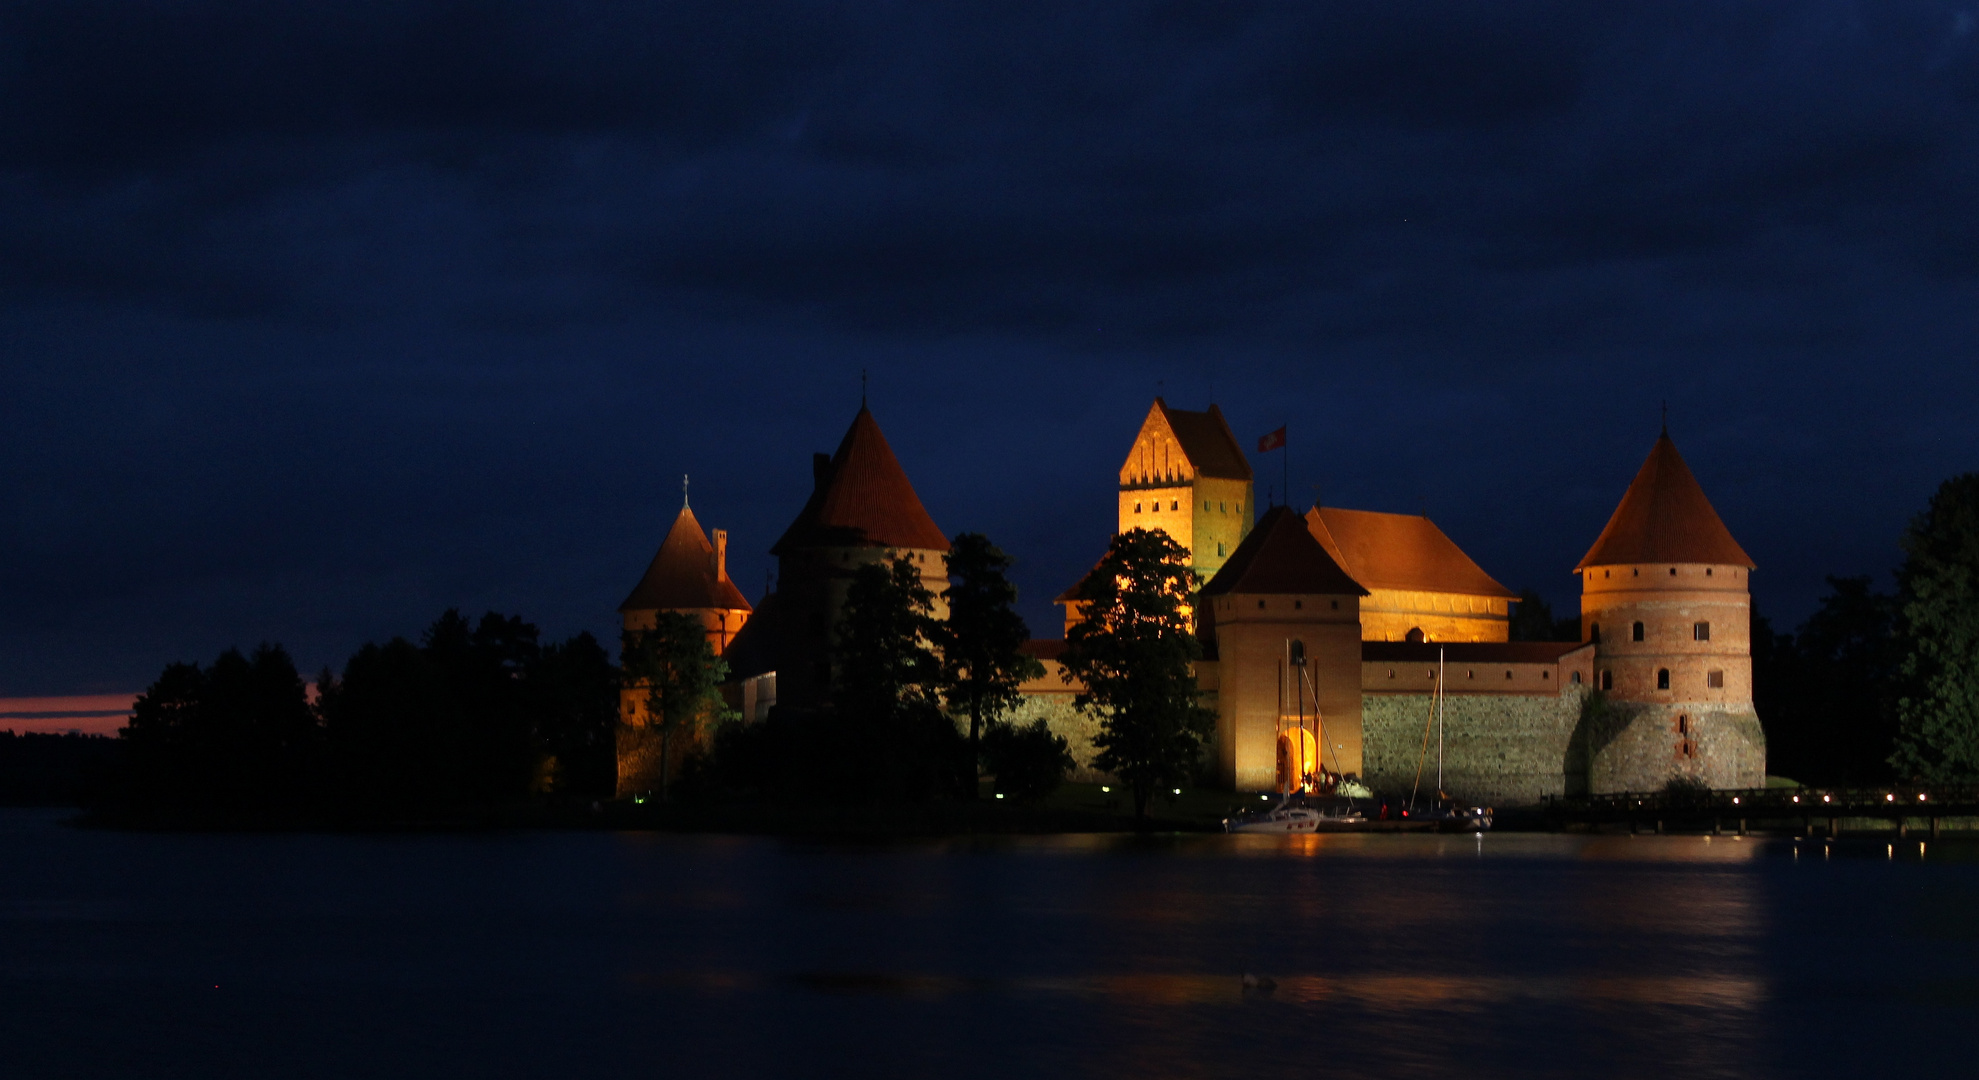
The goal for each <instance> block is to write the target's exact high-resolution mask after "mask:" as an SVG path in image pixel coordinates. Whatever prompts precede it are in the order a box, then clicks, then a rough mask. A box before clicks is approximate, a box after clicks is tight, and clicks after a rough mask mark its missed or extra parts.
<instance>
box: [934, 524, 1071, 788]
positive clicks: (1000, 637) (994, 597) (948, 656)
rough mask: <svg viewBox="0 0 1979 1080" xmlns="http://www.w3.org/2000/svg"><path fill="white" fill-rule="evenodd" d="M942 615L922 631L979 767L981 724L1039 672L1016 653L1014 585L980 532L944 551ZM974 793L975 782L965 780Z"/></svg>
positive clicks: (1024, 633) (1001, 557) (1019, 629)
mask: <svg viewBox="0 0 1979 1080" xmlns="http://www.w3.org/2000/svg"><path fill="white" fill-rule="evenodd" d="M947 564H948V581H949V585H948V588H947V589H946V590H945V591H944V592H943V593H942V594H941V595H942V599H944V600H946V601H948V618H947V619H946V620H943V621H940V622H936V623H934V624H933V625H932V626H931V628H930V633H929V636H930V637H931V638H932V640H933V644H934V645H935V647H936V648H937V649H938V650H939V651H940V655H941V682H942V689H943V698H944V699H945V700H946V701H947V703H948V707H949V708H950V709H951V710H954V711H957V712H962V713H965V714H967V715H968V717H969V759H970V760H971V761H974V762H976V763H977V764H978V765H979V766H980V764H981V762H982V760H983V758H982V748H983V743H982V732H983V726H984V724H985V723H994V722H995V721H996V720H997V718H998V717H1000V716H1002V715H1003V714H1004V713H1006V712H1008V711H1010V710H1011V709H1013V708H1015V707H1016V706H1017V703H1018V702H1019V700H1021V698H1020V695H1019V694H1018V693H1017V687H1018V686H1019V685H1020V684H1022V683H1023V681H1024V680H1025V679H1035V678H1037V677H1038V676H1040V675H1043V674H1044V665H1042V664H1040V663H1038V662H1037V660H1036V659H1035V658H1033V657H1030V656H1027V655H1025V653H1024V652H1023V646H1024V642H1026V641H1028V640H1029V639H1030V636H1031V630H1030V627H1028V626H1025V625H1024V618H1023V616H1021V615H1019V614H1017V611H1016V609H1015V607H1013V605H1014V604H1016V602H1017V587H1016V586H1015V585H1012V584H1011V583H1010V579H1009V578H1008V577H1006V576H1005V574H1004V572H1005V571H1007V570H1009V569H1010V557H1009V556H1008V555H1005V554H1004V553H1003V552H1002V551H999V550H998V549H997V548H996V546H995V545H994V544H991V543H990V541H989V538H988V537H986V536H984V535H982V534H981V533H963V534H962V535H960V536H957V537H956V538H955V543H954V546H953V547H952V548H950V550H949V553H948V555H947ZM968 795H969V797H970V798H974V797H975V795H976V785H975V784H974V783H971V784H969V785H968Z"/></svg>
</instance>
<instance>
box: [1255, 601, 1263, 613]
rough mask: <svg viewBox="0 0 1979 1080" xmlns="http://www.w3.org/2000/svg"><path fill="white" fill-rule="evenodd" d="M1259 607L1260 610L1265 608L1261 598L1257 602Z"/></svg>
mask: <svg viewBox="0 0 1979 1080" xmlns="http://www.w3.org/2000/svg"><path fill="white" fill-rule="evenodd" d="M1257 609H1258V610H1259V611H1263V610H1264V601H1262V600H1259V601H1258V602H1257Z"/></svg>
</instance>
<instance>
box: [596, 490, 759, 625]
mask: <svg viewBox="0 0 1979 1080" xmlns="http://www.w3.org/2000/svg"><path fill="white" fill-rule="evenodd" d="M718 569H719V568H717V567H716V565H715V549H714V545H712V544H710V543H708V536H707V534H706V533H704V532H702V531H701V523H700V522H698V521H696V520H694V511H692V510H689V509H688V508H687V507H685V506H683V507H681V508H680V516H679V517H676V518H674V519H673V528H671V529H669V530H667V538H666V541H665V542H664V543H662V544H661V545H660V550H659V553H658V554H656V555H654V556H653V562H652V564H651V565H649V566H647V567H646V576H645V577H642V578H640V579H639V584H638V585H636V586H634V587H633V590H632V595H631V596H628V597H626V598H625V603H623V604H620V605H619V606H618V609H619V610H620V611H655V610H676V609H692V608H720V609H724V610H727V611H748V610H750V608H749V601H747V600H745V599H743V597H742V590H740V589H737V588H736V587H735V583H734V582H732V581H730V580H729V579H728V576H727V575H726V574H723V573H720V572H718Z"/></svg>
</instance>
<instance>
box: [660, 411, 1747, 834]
mask: <svg viewBox="0 0 1979 1080" xmlns="http://www.w3.org/2000/svg"><path fill="white" fill-rule="evenodd" d="M813 479H814V486H813V490H812V494H811V497H810V498H809V500H807V501H806V503H805V505H804V507H803V508H802V509H801V510H800V511H799V513H798V515H797V517H796V519H795V520H794V521H793V522H792V523H791V525H790V527H789V528H788V529H787V530H785V532H784V534H783V536H782V537H781V538H780V539H779V540H778V541H777V542H776V544H775V545H774V546H773V547H772V548H771V551H772V553H773V554H775V555H776V556H777V559H778V564H779V568H780V573H779V577H778V585H777V588H776V590H775V591H774V592H773V593H771V594H769V595H766V596H765V597H764V598H763V600H762V602H761V603H760V604H758V605H757V606H756V607H755V608H754V610H753V611H752V610H751V609H750V606H749V605H748V603H747V602H746V601H744V600H743V599H742V597H741V595H740V593H738V592H736V591H735V589H734V586H733V585H732V584H729V583H728V580H727V574H726V570H725V568H724V566H723V551H724V550H725V538H724V536H723V534H722V533H721V532H719V531H718V532H716V534H715V541H714V543H713V544H712V545H711V544H709V543H708V541H707V540H706V538H705V536H704V534H703V533H702V532H701V530H700V526H699V525H698V523H696V522H695V521H694V519H693V516H692V514H691V512H690V511H688V510H687V509H685V508H683V509H682V511H681V514H680V517H679V518H678V519H677V520H676V521H675V523H674V528H673V531H672V532H671V533H669V535H668V537H667V539H666V541H665V543H663V544H662V546H661V550H660V553H659V555H657V556H656V557H655V558H654V561H653V565H652V567H651V568H649V569H648V571H647V574H646V577H645V578H644V579H642V580H641V582H640V584H639V587H638V588H637V589H635V590H634V593H633V595H632V597H630V598H628V599H627V601H626V604H625V605H624V606H623V607H622V608H621V610H622V612H623V613H624V616H625V620H626V621H625V625H626V626H627V627H628V628H636V624H637V620H639V619H642V618H643V619H644V620H645V623H644V625H650V624H651V619H652V612H653V611H654V610H660V609H667V610H683V611H689V612H692V613H694V614H695V615H696V616H697V617H698V618H700V619H701V620H702V622H703V625H706V626H707V627H708V628H709V633H710V636H711V640H713V641H714V642H715V643H716V645H717V647H718V649H720V650H722V651H723V652H724V655H725V657H726V658H727V660H728V662H729V665H730V673H731V676H732V677H734V679H735V682H734V683H733V684H732V685H731V686H730V687H729V699H730V705H731V706H732V707H734V708H736V709H738V710H739V711H740V712H741V714H742V716H743V718H744V719H745V720H758V719H761V718H762V717H764V716H766V715H767V714H768V711H769V709H771V708H773V707H775V708H786V709H789V708H796V709H809V708H815V707H818V706H820V705H823V704H825V703H826V702H827V698H828V695H829V688H830V686H831V676H832V671H831V659H830V657H831V648H830V643H831V642H832V640H833V635H834V634H835V633H836V627H837V625H838V622H839V618H840V613H841V611H842V609H843V604H844V599H845V590H846V587H847V586H848V585H849V583H850V580H851V576H852V572H853V570H854V569H855V568H856V567H858V566H860V565H864V564H867V563H875V562H880V561H883V560H888V559H892V558H895V557H904V558H907V559H909V560H911V561H912V562H913V564H914V565H915V566H916V567H917V568H918V569H919V571H920V573H921V576H922V579H923V581H924V582H925V583H926V584H927V586H928V588H929V589H930V591H932V592H934V593H936V594H939V593H940V592H941V590H942V589H943V588H945V587H946V579H945V573H946V568H945V563H944V561H943V560H944V556H945V555H946V554H947V552H948V550H949V544H948V540H947V538H946V536H945V535H944V534H943V533H942V531H941V530H940V529H939V528H938V527H937V526H936V525H935V523H934V522H933V520H932V519H931V518H930V517H929V515H928V513H927V510H926V509H925V508H924V507H923V506H922V504H921V501H920V498H919V496H918V495H917V494H916V493H915V491H914V488H913V485H912V484H911V482H909V480H908V478H907V473H906V471H905V469H903V468H902V466H901V464H900V462H899V460H898V459H897V458H896V457H895V456H894V454H893V451H892V449H891V448H890V447H889V446H888V445H887V442H886V438H885V436H884V435H883V434H882V433H881V431H880V428H879V424H878V422H877V421H876V420H875V419H874V418H873V415H872V413H871V412H870V411H869V410H868V409H866V408H865V407H864V406H863V405H862V406H861V407H860V409H859V412H858V414H857V415H856V416H855V417H854V418H853V422H852V426H851V428H850V429H849V430H848V431H847V432H846V434H845V437H844V439H843V440H842V441H841V442H840V444H839V447H838V450H837V452H836V453H834V454H831V455H825V454H818V455H816V458H815V460H814V462H813ZM1118 527H1119V530H1120V531H1123V532H1124V531H1127V530H1129V529H1134V528H1147V529H1158V530H1161V531H1162V532H1165V533H1167V534H1168V535H1169V536H1170V537H1172V538H1173V539H1174V540H1175V541H1176V543H1178V544H1179V545H1180V546H1182V547H1183V548H1184V549H1186V550H1187V551H1188V553H1189V558H1190V561H1191V564H1192V566H1193V567H1194V568H1195V569H1196V570H1197V572H1198V573H1199V574H1200V576H1201V578H1202V580H1203V582H1204V585H1203V588H1202V592H1201V594H1200V596H1199V598H1198V603H1197V606H1196V618H1197V623H1198V633H1199V635H1200V637H1201V639H1202V641H1203V644H1204V650H1205V658H1204V660H1203V661H1202V662H1201V663H1200V664H1199V665H1198V666H1197V680H1198V685H1199V686H1200V688H1201V690H1202V694H1203V701H1204V703H1205V704H1207V705H1209V706H1211V707H1212V708H1213V709H1214V710H1215V712H1216V715H1217V728H1216V734H1215V738H1214V740H1213V744H1214V745H1213V749H1212V757H1211V765H1212V766H1213V771H1214V773H1215V776H1216V778H1217V779H1218V780H1219V781H1220V782H1221V783H1222V784H1224V785H1226V786H1229V787H1232V788H1235V789H1238V790H1270V789H1273V788H1276V787H1279V786H1281V785H1282V784H1283V783H1284V782H1285V777H1286V776H1287V772H1286V769H1287V768H1288V766H1287V765H1286V762H1287V761H1290V762H1291V763H1292V764H1291V766H1289V768H1290V769H1291V773H1290V775H1293V776H1297V775H1300V774H1301V772H1302V771H1313V770H1314V769H1315V768H1324V769H1326V770H1327V771H1329V772H1333V773H1339V774H1347V775H1357V776H1360V777H1363V778H1364V779H1365V781H1366V782H1367V783H1368V784H1370V785H1371V786H1373V787H1375V788H1377V789H1387V790H1398V789H1399V790H1406V789H1407V788H1408V787H1410V786H1411V783H1412V782H1413V780H1414V778H1415V776H1416V773H1417V770H1418V769H1419V768H1422V767H1423V766H1424V764H1425V762H1424V756H1425V751H1424V746H1425V738H1426V734H1427V732H1428V731H1429V730H1430V729H1431V726H1432V725H1435V724H1437V722H1438V717H1437V716H1435V715H1433V713H1434V712H1435V711H1436V708H1435V706H1436V703H1437V701H1438V698H1439V695H1438V690H1439V686H1440V690H1441V694H1440V700H1441V707H1440V712H1441V716H1440V728H1441V731H1440V742H1441V746H1442V772H1443V777H1444V784H1443V786H1444V788H1445V789H1446V790H1447V791H1449V792H1450V793H1451V794H1452V795H1453V796H1455V797H1457V798H1460V799H1465V800H1470V801H1476V802H1482V803H1489V804H1494V805H1519V804H1529V803H1533V802H1537V801H1539V800H1540V799H1541V798H1543V797H1545V796H1547V795H1558V794H1567V793H1581V792H1590V791H1591V792H1606V791H1642V790H1653V789H1657V788H1661V787H1662V786H1663V785H1665V784H1666V783H1668V782H1670V781H1671V780H1673V779H1678V778H1689V779H1694V780H1697V781H1702V782H1704V783H1707V784H1709V785H1711V786H1713V787H1754V786H1759V785H1762V784H1763V783H1764V781H1765V764H1766V746H1765V736H1764V734H1763V733H1762V731H1761V729H1760V726H1759V719H1758V716H1757V715H1756V714H1755V713H1754V711H1753V707H1752V663H1751V642H1750V622H1751V599H1750V593H1749V592H1748V587H1749V582H1748V577H1749V574H1750V573H1751V571H1752V569H1753V564H1752V560H1751V559H1750V557H1748V556H1747V555H1746V553H1745V551H1744V550H1743V549H1742V548H1740V547H1739V545H1738V543H1737V542H1736V541H1734V540H1733V539H1732V537H1731V534H1730V532H1729V531H1728V530H1727V529H1726V528H1725V526H1724V523H1723V521H1721V520H1720V519H1719V517H1718V514H1717V512H1716V511H1715V510H1714V509H1713V508H1712V506H1711V504H1710V501H1709V500H1708V499H1707V498H1706V497H1705V495H1704V492H1703V489H1702V488H1701V487H1699V485H1698V483H1697V480H1696V478H1695V477H1694V476H1692V474H1691V472H1690V469H1689V467H1688V466H1687V465H1685V463H1684V461H1683V458H1682V457H1681V455H1679V454H1678V453H1677V449H1676V446H1675V444H1674V443H1672V442H1671V441H1670V438H1669V435H1668V434H1667V433H1664V434H1663V435H1661V436H1660V437H1658V438H1657V440H1656V442H1655V443H1654V445H1653V446H1652V447H1651V450H1650V453H1649V457H1648V459H1647V460H1646V461H1645V462H1644V463H1643V466H1642V469H1641V470H1640V471H1639V472H1638V473H1637V475H1636V477H1635V479H1634V481H1633V482H1632V483H1631V484H1629V486H1628V488H1627V489H1626V490H1625V492H1624V493H1623V495H1622V499H1621V502H1620V503H1619V505H1618V506H1617V507H1616V509H1615V512H1614V514H1613V515H1612V516H1611V517H1610V519H1609V521H1608V523H1607V526H1606V527H1605V528H1604V529H1603V530H1602V531H1601V532H1600V534H1599V536H1598V537H1597V538H1596V540H1595V542H1594V545H1593V547H1591V548H1590V549H1589V551H1588V553H1587V555H1586V557H1585V558H1583V559H1582V560H1581V561H1580V564H1579V565H1578V566H1577V567H1576V568H1575V573H1576V574H1577V575H1578V576H1579V578H1580V583H1581V630H1582V633H1581V635H1580V637H1581V640H1580V641H1577V642H1514V641H1511V640H1510V606H1509V605H1510V603H1511V602H1512V601H1513V600H1514V599H1515V596H1516V594H1514V593H1513V592H1511V591H1510V590H1508V589H1506V588H1505V587H1504V586H1503V585H1502V584H1500V583H1499V582H1497V581H1496V580H1494V579H1493V578H1492V577H1491V576H1490V575H1489V574H1488V573H1486V572H1485V571H1484V569H1483V568H1482V567H1480V566H1479V565H1478V564H1477V563H1476V562H1475V561H1474V560H1472V559H1471V558H1470V556H1468V555H1467V554H1465V553H1464V551H1463V550H1462V548H1460V547H1459V546H1458V545H1457V544H1456V542H1455V541H1454V540H1452V539H1451V538H1450V537H1449V536H1448V535H1446V534H1445V533H1444V532H1443V531H1442V530H1441V529H1439V528H1438V527H1437V526H1436V525H1435V523H1434V522H1432V521H1431V520H1430V519H1429V518H1428V517H1426V516H1422V515H1408V514H1391V513H1381V512H1376V511H1369V510H1353V509H1346V508H1341V507H1331V506H1314V507H1312V508H1311V509H1309V510H1307V511H1305V512H1304V513H1299V512H1297V511H1294V510H1292V509H1290V508H1288V507H1283V506H1280V507H1273V508H1271V509H1269V510H1267V511H1265V512H1264V513H1263V514H1262V515H1260V514H1259V513H1258V510H1257V506H1256V501H1255V493H1254V490H1253V472H1252V469H1251V465H1250V463H1249V461H1248V460H1247V459H1246V457H1245V454H1244V452H1243V448H1242V446H1241V445H1240V444H1239V443H1238V442H1237V440H1236V437H1235V435H1234V434H1233V433H1232V432H1231V430H1230V428H1229V425H1228V424H1227V423H1226V422H1225V421H1224V419H1223V415H1222V413H1221V412H1220V411H1219V410H1218V409H1217V408H1216V407H1215V406H1214V405H1212V406H1210V407H1209V408H1208V409H1207V410H1205V411H1202V412H1192V411H1188V410H1183V409H1177V408H1174V407H1171V406H1170V405H1168V404H1167V403H1166V402H1165V401H1164V400H1162V399H1161V398H1156V399H1155V401H1154V404H1153V407H1152V408H1150V409H1149V411H1148V413H1147V415H1146V417H1145V418H1144V419H1143V420H1142V422H1141V426H1140V430H1139V431H1138V432H1137V433H1136V435H1135V437H1134V440H1133V442H1132V445H1131V446H1130V448H1129V449H1128V453H1127V457H1126V460H1125V462H1124V463H1123V464H1122V465H1121V467H1120V470H1119V507H1118ZM1096 539H1097V538H1096ZM1078 591H1079V590H1078V586H1077V585H1076V584H1075V585H1073V586H1072V587H1071V588H1068V589H1067V590H1066V591H1065V592H1064V593H1062V594H1061V595H1060V596H1059V597H1058V598H1057V601H1058V603H1060V604H1062V605H1063V606H1064V610H1065V624H1066V626H1067V627H1070V626H1071V625H1074V624H1076V623H1077V622H1078V621H1079V619H1080V618H1081V612H1080V604H1081V602H1080V599H1079V595H1078ZM940 614H941V613H940V612H937V615H940ZM1063 649H1064V641H1063V639H1062V638H1056V639H1048V640H1039V641H1033V642H1031V643H1030V646H1029V651H1030V652H1031V653H1032V654H1033V655H1034V656H1036V657H1037V658H1038V659H1039V660H1041V661H1042V662H1043V664H1044V667H1045V674H1044V676H1043V677H1042V678H1039V679H1035V680H1032V681H1031V682H1029V683H1027V684H1025V686H1024V687H1023V692H1024V695H1025V697H1024V704H1023V706H1022V707H1021V708H1020V709H1019V712H1018V716H1017V717H1016V719H1019V720H1027V719H1030V718H1033V717H1042V718H1044V719H1046V720H1047V721H1048V722H1049V723H1050V724H1051V726H1052V728H1053V729H1054V730H1056V731H1057V732H1059V733H1060V734H1062V735H1064V736H1066V738H1067V739H1068V741H1069V742H1070V743H1071V748H1072V751H1073V755H1074V757H1075V758H1076V759H1077V760H1078V761H1079V762H1081V764H1082V767H1083V769H1084V771H1083V776H1082V778H1084V779H1099V778H1100V777H1099V774H1097V773H1093V772H1092V771H1091V770H1090V768H1089V767H1084V766H1085V763H1087V762H1090V760H1091V758H1092V753H1093V749H1092V741H1091V740H1092V736H1093V734H1094V733H1095V730H1096V725H1095V723H1094V722H1093V721H1092V720H1091V719H1090V718H1088V717H1085V716H1083V715H1081V714H1079V713H1077V712H1076V711H1075V710H1074V709H1073V708H1072V698H1073V696H1074V694H1075V693H1076V691H1077V689H1078V688H1077V687H1075V686H1071V685H1068V684H1067V683H1066V682H1065V680H1064V678H1063V673H1064V669H1063V667H1062V666H1061V665H1059V664H1058V663H1057V659H1058V657H1059V656H1060V655H1061V654H1062V652H1063ZM625 720H626V725H627V727H628V728H632V729H636V728H637V727H638V725H639V724H640V723H641V717H640V716H639V712H638V707H637V704H636V703H635V702H634V701H633V700H632V695H631V692H630V691H628V698H627V706H626V714H625ZM636 745H638V739H637V738H636V737H629V738H626V739H622V740H621V746H622V747H626V746H636ZM623 756H624V755H622V758H623ZM621 776H622V779H623V780H624V781H625V783H626V784H627V786H628V788H630V787H636V786H637V785H638V784H639V783H642V782H643V779H642V776H643V774H641V773H639V770H638V769H636V768H634V769H630V770H628V769H627V768H626V767H625V765H624V763H623V761H622V767H621ZM1426 782H1427V781H1426Z"/></svg>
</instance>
